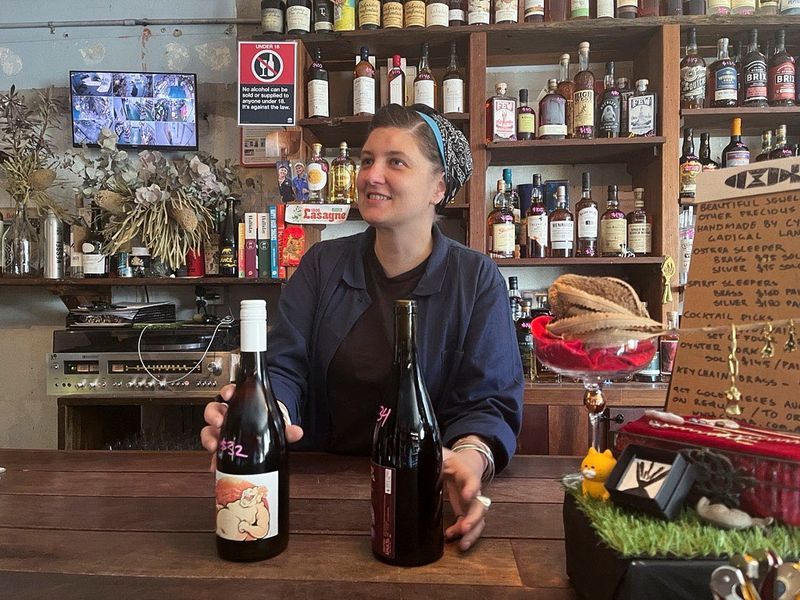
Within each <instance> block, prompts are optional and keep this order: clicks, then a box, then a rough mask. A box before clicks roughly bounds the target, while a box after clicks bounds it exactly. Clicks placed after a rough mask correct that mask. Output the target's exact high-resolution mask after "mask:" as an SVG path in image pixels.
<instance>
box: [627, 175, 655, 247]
mask: <svg viewBox="0 0 800 600" xmlns="http://www.w3.org/2000/svg"><path fill="white" fill-rule="evenodd" d="M626 220H627V221H628V247H629V248H630V249H631V250H632V251H633V253H634V254H636V256H650V255H651V254H652V252H653V217H652V215H648V214H647V211H646V210H645V208H644V188H634V190H633V210H632V211H631V212H629V213H628V215H627V217H626Z"/></svg>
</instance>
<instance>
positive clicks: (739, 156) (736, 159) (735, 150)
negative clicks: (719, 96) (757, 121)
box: [722, 117, 750, 168]
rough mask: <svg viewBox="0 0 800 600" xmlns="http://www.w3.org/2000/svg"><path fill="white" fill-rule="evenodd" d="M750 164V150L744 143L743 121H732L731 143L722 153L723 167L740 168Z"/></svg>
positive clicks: (736, 118) (735, 118)
mask: <svg viewBox="0 0 800 600" xmlns="http://www.w3.org/2000/svg"><path fill="white" fill-rule="evenodd" d="M749 164H750V149H749V148H748V147H747V146H746V145H745V143H744V142H743V141H742V119H741V118H740V117H734V118H733V120H732V121H731V141H730V143H729V144H728V145H727V146H725V149H724V150H723V151H722V167H723V168H726V167H739V166H741V165H749Z"/></svg>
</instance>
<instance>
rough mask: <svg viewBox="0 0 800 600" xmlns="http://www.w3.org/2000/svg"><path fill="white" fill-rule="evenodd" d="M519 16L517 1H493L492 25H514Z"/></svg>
mask: <svg viewBox="0 0 800 600" xmlns="http://www.w3.org/2000/svg"><path fill="white" fill-rule="evenodd" d="M518 14H519V3H518V0H494V23H495V25H502V24H503V23H516V22H517V15H518Z"/></svg>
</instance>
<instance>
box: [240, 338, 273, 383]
mask: <svg viewBox="0 0 800 600" xmlns="http://www.w3.org/2000/svg"><path fill="white" fill-rule="evenodd" d="M242 332H243V334H244V330H242ZM265 355H266V352H245V351H244V350H240V352H239V376H240V377H257V378H259V379H266V373H267V369H266V366H265V363H264V356H265Z"/></svg>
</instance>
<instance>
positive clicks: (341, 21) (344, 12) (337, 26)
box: [333, 0, 356, 31]
mask: <svg viewBox="0 0 800 600" xmlns="http://www.w3.org/2000/svg"><path fill="white" fill-rule="evenodd" d="M355 28H356V0H339V1H337V2H334V3H333V30H334V31H354V30H355Z"/></svg>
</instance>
